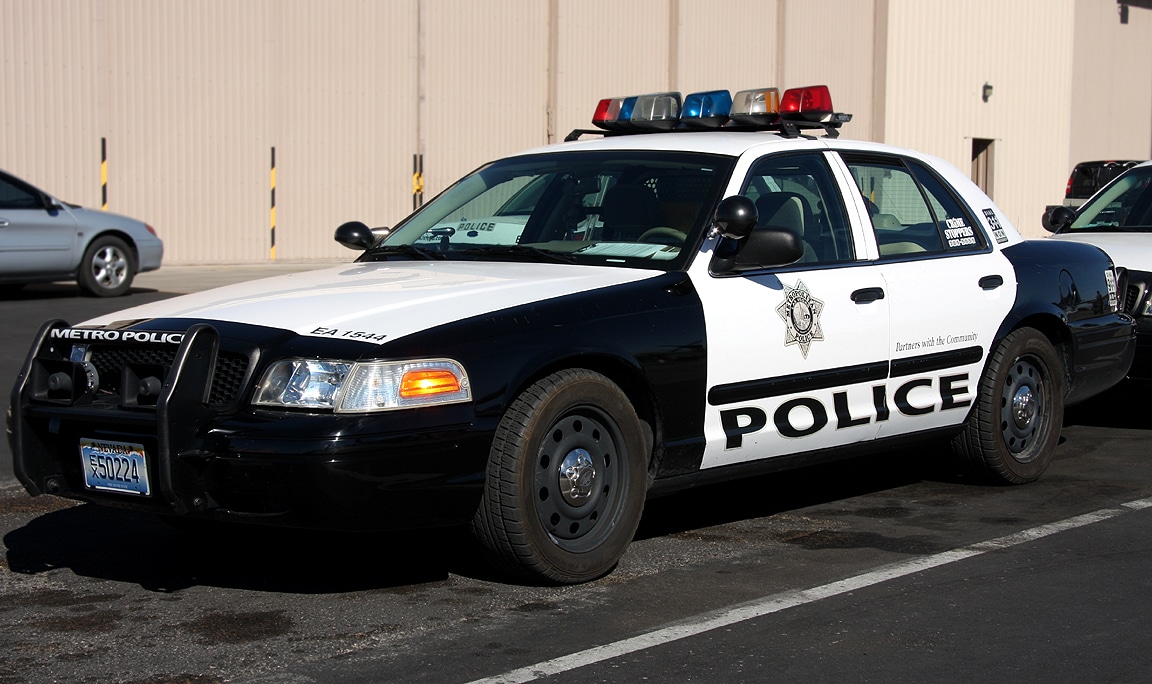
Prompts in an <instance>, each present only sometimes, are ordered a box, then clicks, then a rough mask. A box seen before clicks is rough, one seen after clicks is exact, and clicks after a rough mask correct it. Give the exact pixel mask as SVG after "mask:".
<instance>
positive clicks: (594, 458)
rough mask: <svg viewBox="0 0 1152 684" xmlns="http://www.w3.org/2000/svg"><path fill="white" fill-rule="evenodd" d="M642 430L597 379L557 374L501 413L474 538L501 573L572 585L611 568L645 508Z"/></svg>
mask: <svg viewBox="0 0 1152 684" xmlns="http://www.w3.org/2000/svg"><path fill="white" fill-rule="evenodd" d="M644 434H645V433H644V429H643V425H642V424H641V422H640V419H639V418H638V417H637V415H636V411H635V409H634V408H633V407H632V404H631V403H630V402H629V401H628V398H627V396H626V395H625V394H624V392H623V391H621V389H620V388H619V387H617V386H616V384H615V383H613V382H612V381H611V380H609V379H608V378H606V377H604V376H603V375H601V374H599V373H595V372H593V371H589V370H583V369H571V370H564V371H560V372H557V373H554V374H552V375H550V376H548V377H546V378H544V379H543V380H540V381H539V382H537V383H536V384H534V385H532V386H531V387H529V388H528V389H527V390H525V391H524V393H523V394H521V395H520V396H519V397H518V398H517V399H516V400H515V401H514V402H513V403H512V405H511V406H510V407H509V408H508V411H507V412H506V413H505V415H504V417H503V419H501V421H500V424H499V426H498V427H497V429H496V437H495V439H494V440H493V444H492V449H491V452H490V454H489V459H488V470H487V478H486V481H485V486H484V495H483V497H482V499H481V502H480V507H479V509H478V510H477V512H476V516H475V518H474V520H473V523H472V529H473V533H474V534H475V536H476V538H477V539H478V540H479V541H480V543H481V544H482V545H483V546H484V547H485V548H486V549H487V551H488V552H489V556H490V557H491V558H492V560H493V561H494V562H495V564H496V565H497V566H499V567H500V568H502V569H504V570H506V571H509V572H511V573H513V574H515V575H518V576H520V577H523V578H525V579H528V580H531V581H537V582H548V583H556V584H575V583H579V582H587V581H590V580H593V579H596V578H597V577H600V576H602V575H604V574H606V573H608V572H609V571H610V570H612V568H613V567H615V565H616V563H617V562H618V561H619V560H620V557H621V556H623V555H624V551H625V549H627V548H628V544H629V543H630V542H631V541H632V536H633V535H634V534H635V532H636V527H637V526H638V525H639V523H640V514H641V512H642V511H643V508H644V498H645V495H646V492H645V486H646V483H647V475H648V454H647V453H646V451H647V450H646V447H645V444H646V440H645V439H644V436H643V435H644Z"/></svg>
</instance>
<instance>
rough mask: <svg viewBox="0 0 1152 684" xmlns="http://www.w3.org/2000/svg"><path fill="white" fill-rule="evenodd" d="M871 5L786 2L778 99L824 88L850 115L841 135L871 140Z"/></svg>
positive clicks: (853, 0)
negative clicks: (791, 92) (795, 90)
mask: <svg viewBox="0 0 1152 684" xmlns="http://www.w3.org/2000/svg"><path fill="white" fill-rule="evenodd" d="M874 4H875V3H874V2H873V0H785V5H784V9H785V12H784V14H785V20H784V31H783V32H782V36H783V41H784V45H783V49H782V51H781V54H782V62H783V63H782V65H781V66H782V76H781V83H780V84H778V85H779V88H780V91H781V94H783V91H784V90H785V89H786V88H796V87H800V86H806V85H827V86H828V88H829V90H830V91H831V93H832V103H833V104H834V105H835V107H836V111H838V112H846V113H848V114H851V115H852V121H851V122H850V123H848V124H846V125H845V126H844V128H843V130H842V135H843V136H844V137H846V138H854V139H857V140H870V139H873V131H872V91H873V88H872V58H873V49H874V47H873V46H874V44H873V40H872V38H873V23H874V18H875V16H874V15H875V7H874Z"/></svg>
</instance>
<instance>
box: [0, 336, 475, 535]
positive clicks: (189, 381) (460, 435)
mask: <svg viewBox="0 0 1152 684" xmlns="http://www.w3.org/2000/svg"><path fill="white" fill-rule="evenodd" d="M63 326H65V324H64V323H63V322H62V321H55V322H51V323H48V324H46V325H45V326H44V328H42V329H41V331H40V334H39V335H38V337H37V340H36V343H35V346H34V347H33V350H32V352H31V353H30V354H29V357H28V359H27V360H26V362H25V365H24V367H23V369H22V371H21V373H20V376H19V377H18V379H17V382H16V386H15V387H14V388H13V393H12V405H11V413H10V416H9V421H10V423H9V440H10V444H11V447H12V453H13V464H14V470H15V473H16V476H17V478H18V479H19V480H20V482H21V483H22V484H23V485H24V487H25V488H26V489H27V490H28V492H29V493H31V494H33V495H38V494H44V493H48V494H56V495H59V496H64V497H68V498H73V499H78V500H82V501H89V502H93V503H98V504H102V505H108V506H114V507H120V508H127V509H133V510H141V511H149V512H153V513H158V514H162V515H180V516H188V517H198V518H206V519H217V520H235V521H244V522H252V523H262V524H271V525H283V526H291V527H307V528H318V529H399V528H416V527H427V526H438V525H448V524H456V523H460V522H464V521H467V520H468V519H470V518H471V516H472V514H473V512H474V511H475V509H476V505H477V503H478V501H479V498H480V493H481V487H482V485H483V479H484V468H485V463H486V459H487V451H488V445H490V444H491V439H492V434H493V432H494V430H495V425H494V424H492V425H489V424H486V423H485V422H483V421H477V420H476V419H475V418H474V416H473V412H472V410H471V407H470V406H469V405H455V406H445V407H440V408H433V409H421V410H418V411H403V412H396V413H385V414H360V415H350V416H339V415H333V414H321V413H303V412H296V411H254V410H252V409H251V408H249V407H247V406H246V405H244V406H241V405H238V404H237V403H231V404H229V403H223V404H214V403H213V402H212V401H211V399H210V397H211V396H212V387H211V384H212V379H213V377H214V375H215V366H216V364H217V357H218V352H219V343H220V339H219V334H218V333H217V331H216V330H215V329H214V328H213V327H212V326H210V325H203V324H200V325H196V326H193V327H192V328H191V329H189V330H188V331H187V332H186V333H185V334H184V337H183V340H182V342H181V343H180V345H179V347H178V349H177V351H176V354H175V359H174V360H173V361H172V364H171V367H170V368H169V369H168V371H167V373H166V375H165V377H164V380H163V389H162V391H161V392H160V393H159V394H158V395H157V396H156V397H155V401H154V404H152V403H151V402H143V401H142V400H141V399H140V398H139V397H134V396H132V392H133V391H134V390H133V389H132V388H131V387H130V386H129V383H128V382H123V383H121V388H122V389H121V394H120V396H118V397H112V398H108V397H104V398H102V399H100V398H97V399H93V398H92V397H90V396H86V395H84V394H83V392H82V391H80V390H76V389H71V390H68V391H64V390H61V389H60V385H61V384H67V383H62V382H61V381H60V380H59V378H60V376H59V375H57V381H55V382H54V383H50V382H49V381H50V378H51V377H52V376H53V375H54V374H60V373H63V374H65V375H67V376H69V377H75V378H76V379H77V381H78V382H79V381H81V380H82V377H83V368H77V366H78V365H79V364H78V363H77V362H75V361H72V360H69V358H68V356H67V349H65V348H64V345H60V344H58V343H54V342H53V341H52V340H51V339H50V332H51V330H52V329H54V328H59V327H63ZM133 372H134V371H133V370H132V369H131V368H129V369H127V370H125V371H124V373H125V377H128V376H129V375H131V374H132V373H133ZM141 372H144V371H141ZM50 385H51V387H50ZM52 387H55V388H56V389H52ZM123 388H128V389H123ZM82 439H84V440H99V441H103V442H109V443H120V444H132V445H139V446H141V447H143V452H144V461H145V463H146V467H147V473H148V481H149V483H150V488H149V493H148V494H147V495H143V494H136V493H132V492H122V491H105V490H103V489H94V488H92V487H91V486H89V485H88V484H87V483H86V478H85V471H84V468H85V465H84V462H83V459H82V456H81V448H80V444H81V440H82Z"/></svg>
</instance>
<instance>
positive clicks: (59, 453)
mask: <svg viewBox="0 0 1152 684" xmlns="http://www.w3.org/2000/svg"><path fill="white" fill-rule="evenodd" d="M848 119H849V117H848V116H847V115H843V114H838V113H836V112H835V111H834V110H833V108H832V104H831V97H830V95H829V93H828V90H827V88H824V87H815V88H802V89H794V90H789V91H786V92H785V93H783V95H781V94H780V93H779V91H777V90H776V89H761V90H754V91H743V92H740V93H737V94H736V95H735V96H731V95H730V94H729V93H728V92H727V91H714V92H708V93H695V94H691V95H688V96H687V97H684V98H681V96H680V95H679V94H678V93H660V94H655V95H646V96H639V97H627V98H611V99H606V100H604V101H602V102H600V103H599V106H598V107H597V109H596V112H595V116H594V120H593V122H594V123H595V124H596V125H597V126H598V127H599V129H602V130H603V133H604V135H603V136H595V137H593V136H588V135H586V134H584V133H585V132H579V131H577V132H574V134H573V135H572V136H569V137H570V140H569V141H566V142H564V143H561V144H557V145H554V146H549V147H545V148H542V149H537V150H532V151H528V152H525V153H523V154H519V155H516V156H512V157H508V158H506V159H501V160H499V161H496V162H493V163H491V164H488V165H486V166H484V167H482V168H480V169H479V170H477V171H476V172H474V173H472V174H471V175H469V176H467V177H466V178H464V179H463V180H461V181H459V182H458V183H456V184H455V185H453V186H452V187H450V188H448V189H447V190H446V191H444V192H443V193H442V194H441V195H439V196H438V197H437V198H435V199H434V200H432V201H431V202H430V203H428V204H427V205H426V206H424V207H422V208H421V209H420V210H418V211H416V212H415V213H413V214H412V215H411V216H409V217H408V218H406V219H405V220H404V221H403V222H402V223H400V224H398V225H397V226H395V227H394V228H393V230H392V231H390V234H389V235H388V236H387V237H386V238H384V239H382V240H381V239H378V238H377V236H376V235H374V234H373V232H372V231H371V230H370V229H369V228H368V227H367V226H365V225H364V224H362V223H357V222H352V223H347V224H344V225H342V226H340V227H339V228H338V229H337V231H336V239H337V240H338V241H340V242H341V243H343V244H345V245H347V246H350V247H354V248H356V249H359V250H363V253H362V254H361V255H360V256H359V258H357V259H356V261H355V263H352V264H349V265H345V266H338V267H335V268H331V269H328V270H320V271H313V272H308V273H300V274H295V275H289V276H284V277H279V278H273V279H269V280H264V281H259V282H253V283H247V284H240V285H235V286H231V287H226V288H221V289H218V290H214V291H208V292H203V293H198V294H192V295H187V296H184V297H180V298H177V299H171V300H167V301H163V302H158V303H154V304H148V305H144V306H141V307H137V308H133V309H129V310H127V311H122V312H119V313H116V314H113V315H109V316H103V317H99V318H95V319H93V320H89V321H86V322H83V323H78V324H70V323H68V322H65V321H61V320H55V321H50V322H48V323H46V324H45V325H44V326H43V328H42V329H41V330H40V332H39V335H38V337H37V339H36V340H35V342H34V343H33V346H32V350H31V352H30V355H29V357H28V359H27V362H26V363H25V365H24V368H23V371H22V372H21V374H20V376H19V380H18V382H17V384H16V387H15V389H14V392H13V396H12V408H11V416H10V439H11V443H12V448H13V453H14V459H15V471H16V473H17V475H18V477H19V479H20V481H21V482H22V483H23V484H24V486H25V487H26V488H27V489H28V491H29V492H31V493H32V494H34V495H35V494H42V493H48V494H55V495H59V496H65V497H70V498H74V499H80V500H83V501H90V502H94V503H99V504H104V505H108V506H117V507H121V508H128V509H136V510H139V511H150V512H154V513H159V514H162V515H166V516H175V517H180V518H185V519H203V520H216V521H236V522H242V523H263V524H270V525H284V526H297V527H309V528H350V527H351V528H364V527H370V528H381V527H393V528H395V527H420V526H431V525H451V524H461V523H467V524H470V525H471V526H472V529H473V531H474V533H475V536H476V537H477V539H478V540H479V541H480V542H481V543H482V545H483V546H484V547H485V548H486V550H487V552H488V553H489V554H490V556H491V558H492V560H493V561H494V562H495V563H496V564H497V565H499V566H500V567H502V568H504V569H506V570H508V571H510V572H513V573H516V574H518V575H520V576H521V577H523V578H527V579H529V580H533V581H542V582H555V583H575V582H582V581H587V580H591V579H594V578H596V577H599V576H601V575H604V574H605V573H607V572H609V571H610V570H611V569H612V568H613V567H614V565H615V564H616V562H617V561H618V560H619V558H620V557H621V555H622V554H623V553H624V551H625V549H626V548H627V546H628V544H629V542H630V540H631V538H632V536H633V534H634V532H635V530H636V527H637V524H638V521H639V519H640V515H641V511H642V509H643V507H644V502H645V500H646V498H647V497H649V496H654V495H658V494H663V493H668V492H672V491H676V490H678V489H682V488H685V487H690V486H694V485H699V484H702V483H707V482H714V481H718V480H725V479H730V478H736V477H741V476H746V475H750V474H754V473H763V472H766V471H771V470H776V469H780V468H786V467H794V466H798V465H803V464H810V463H814V462H818V461H826V460H831V459H838V458H844V457H849V456H853V455H857V454H862V453H866V452H870V451H875V450H878V449H885V448H889V447H891V446H893V445H898V444H908V443H912V442H917V441H925V440H927V441H929V442H930V443H934V444H937V445H939V446H940V448H938V449H929V450H925V451H924V457H925V458H941V457H943V456H945V455H946V454H947V453H948V452H949V451H950V449H949V446H948V444H949V440H950V443H951V450H952V451H955V452H956V454H958V455H959V456H961V457H962V458H963V459H966V460H967V461H968V462H970V463H971V464H973V465H974V466H976V467H977V468H978V469H980V471H982V472H983V473H985V474H986V475H987V477H989V478H990V479H992V480H993V481H997V482H1004V483H1024V482H1028V481H1031V480H1035V479H1036V478H1038V477H1039V476H1040V475H1041V473H1042V472H1043V471H1044V469H1045V468H1046V467H1047V466H1048V464H1049V462H1050V461H1051V459H1052V456H1053V451H1054V449H1055V447H1056V444H1057V440H1058V438H1059V433H1060V427H1061V420H1062V415H1063V411H1064V407H1065V406H1066V405H1067V404H1070V403H1072V402H1076V401H1080V400H1083V399H1085V398H1087V397H1090V396H1092V395H1094V394H1096V393H1098V392H1100V391H1102V390H1104V389H1105V388H1107V387H1109V386H1110V385H1112V384H1113V383H1115V382H1117V381H1118V380H1120V379H1121V378H1122V377H1123V375H1124V373H1125V371H1127V369H1128V365H1129V363H1130V362H1131V359H1132V353H1133V346H1132V338H1133V335H1134V324H1133V321H1132V319H1131V318H1130V317H1129V316H1127V315H1124V314H1123V313H1121V312H1119V311H1118V307H1117V298H1116V279H1115V273H1114V271H1113V266H1112V263H1111V262H1110V261H1109V259H1108V257H1107V256H1106V255H1105V254H1104V253H1103V252H1101V251H1100V250H1099V249H1097V248H1095V247H1092V246H1088V245H1082V244H1074V243H1060V242H1057V241H1051V240H1043V241H1025V240H1022V239H1021V237H1020V235H1019V234H1018V233H1017V232H1016V230H1015V229H1014V228H1013V227H1012V226H1011V225H1010V224H1009V222H1008V221H1007V220H1006V219H1005V217H1004V215H1003V214H1002V213H1001V212H1000V211H999V210H998V209H997V208H996V206H995V205H994V204H993V203H992V201H991V200H989V199H988V197H987V196H986V195H984V194H983V193H981V192H980V190H979V189H977V188H976V187H975V186H974V185H973V184H972V183H971V182H970V181H969V180H968V179H967V178H965V177H964V176H963V175H962V174H961V173H959V172H958V171H957V170H956V169H954V168H952V167H951V166H949V165H947V164H946V163H944V162H942V161H940V160H938V159H935V158H932V157H929V156H927V155H923V154H918V153H916V152H912V151H909V150H904V149H898V148H894V147H889V146H885V145H880V144H874V143H868V142H852V141H846V140H840V139H839V138H838V137H837V135H836V134H837V132H838V128H839V127H840V125H841V124H842V123H844V122H845V121H847V120H848Z"/></svg>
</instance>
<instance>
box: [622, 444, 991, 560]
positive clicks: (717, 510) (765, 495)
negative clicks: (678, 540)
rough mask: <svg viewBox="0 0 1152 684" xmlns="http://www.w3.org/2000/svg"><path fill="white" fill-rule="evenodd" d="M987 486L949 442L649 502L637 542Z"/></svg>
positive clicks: (784, 473)
mask: <svg viewBox="0 0 1152 684" xmlns="http://www.w3.org/2000/svg"><path fill="white" fill-rule="evenodd" d="M925 481H928V482H936V483H940V484H944V485H955V486H958V487H963V486H980V487H985V486H994V485H987V484H985V483H984V482H983V481H982V480H980V479H979V478H977V477H973V476H968V475H965V474H963V473H960V472H958V470H957V469H956V468H955V467H954V460H953V459H952V457H951V454H950V453H949V447H948V444H947V442H941V443H940V444H939V445H936V444H931V445H927V446H922V447H918V448H907V449H900V450H894V451H890V452H886V453H880V454H873V455H869V456H861V457H857V458H851V459H845V460H842V461H836V462H832V463H825V464H821V465H815V466H809V467H806V468H800V469H796V470H788V471H783V472H778V473H772V474H766V475H759V476H754V477H749V478H744V479H740V480H734V481H731V482H723V483H718V484H712V485H706V486H703V487H699V488H695V489H689V490H685V491H681V492H677V493H674V494H670V495H668V496H663V497H659V498H656V499H652V500H650V501H649V502H648V503H647V505H646V507H645V509H644V518H643V520H642V521H641V523H640V529H639V530H638V531H637V534H636V539H648V538H653V537H663V536H668V535H673V534H680V533H683V532H688V531H691V530H694V529H700V528H705V527H712V526H716V525H724V524H729V523H734V522H738V521H741V520H752V519H756V518H765V517H769V516H772V515H778V514H780V513H786V512H789V511H795V510H801V509H806V508H811V507H815V506H820V505H824V504H830V503H834V502H837V501H843V500H847V499H852V498H855V497H860V496H866V495H869V494H876V493H879V492H884V491H889V490H895V489H899V488H901V487H907V486H910V485H914V484H918V483H921V482H925Z"/></svg>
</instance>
